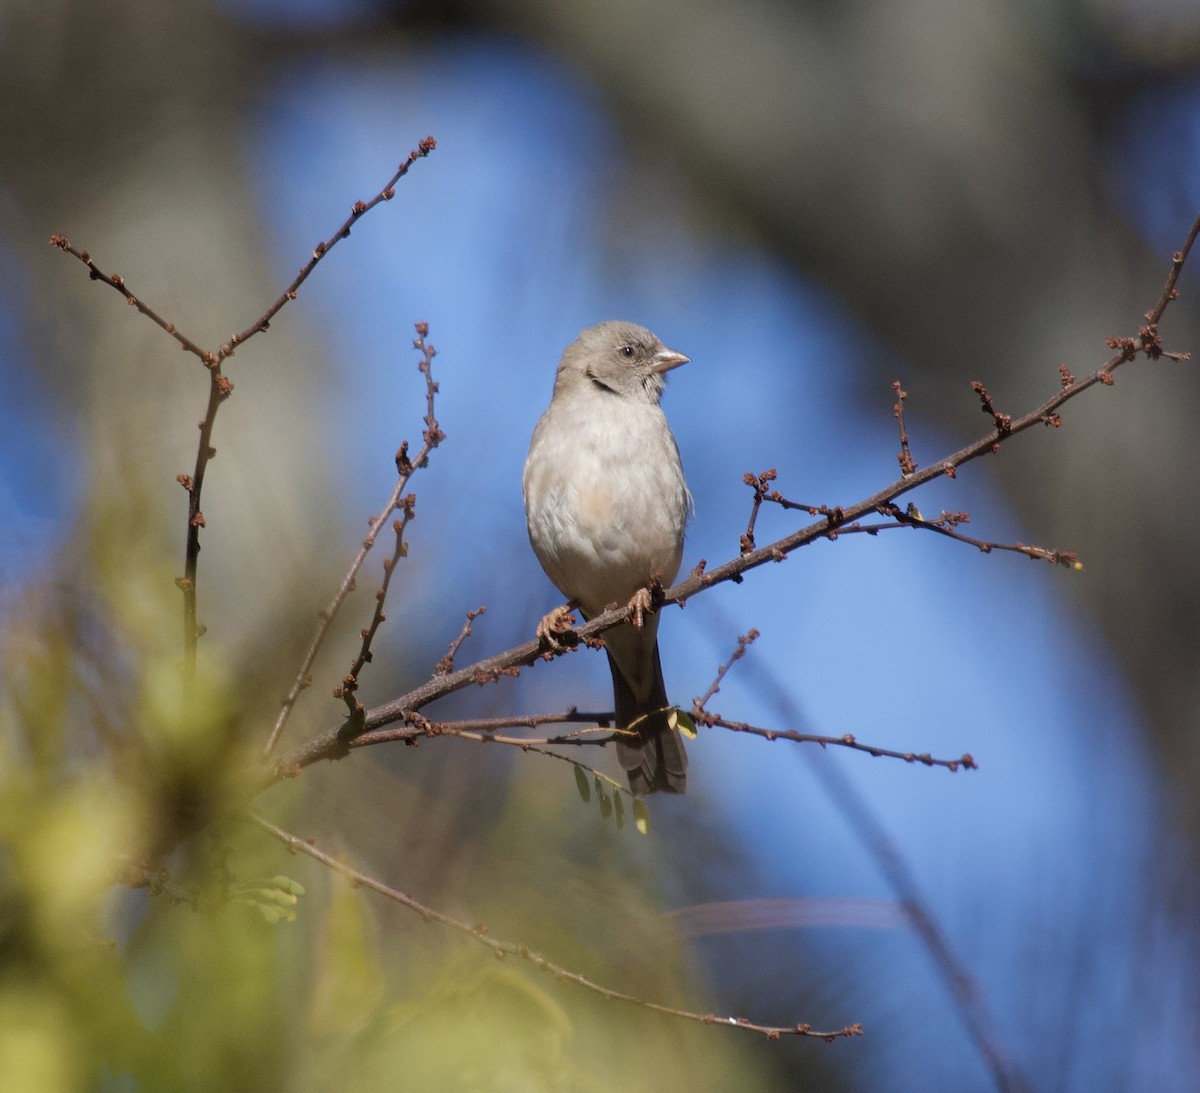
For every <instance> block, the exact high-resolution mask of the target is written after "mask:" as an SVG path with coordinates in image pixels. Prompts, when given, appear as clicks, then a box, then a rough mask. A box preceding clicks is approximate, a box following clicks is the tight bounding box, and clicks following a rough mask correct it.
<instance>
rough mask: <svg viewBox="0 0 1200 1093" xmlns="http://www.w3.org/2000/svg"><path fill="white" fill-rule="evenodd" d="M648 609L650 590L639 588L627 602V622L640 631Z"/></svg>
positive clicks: (649, 606)
mask: <svg viewBox="0 0 1200 1093" xmlns="http://www.w3.org/2000/svg"><path fill="white" fill-rule="evenodd" d="M650 608H651V598H650V589H648V588H639V589H638V590H637V591H636V592H635V593H634V594H633V596H632V597H631V598H630V600H629V610H630V615H629V621H630V622H631V623H633V625H634V626H636V627H637V628H638V629H639V630H640V629H641V628H642V623H643V622H644V621H645V616H646V612H648V611H649V610H650Z"/></svg>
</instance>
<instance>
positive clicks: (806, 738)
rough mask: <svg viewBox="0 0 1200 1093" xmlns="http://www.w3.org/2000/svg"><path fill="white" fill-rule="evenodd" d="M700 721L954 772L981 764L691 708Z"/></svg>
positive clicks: (965, 758) (966, 758)
mask: <svg viewBox="0 0 1200 1093" xmlns="http://www.w3.org/2000/svg"><path fill="white" fill-rule="evenodd" d="M691 714H692V717H693V718H694V719H695V720H696V723H697V724H702V725H706V726H708V727H709V728H710V729H713V728H715V729H728V730H729V731H730V732H740V733H745V734H746V735H748V736H759V737H762V739H764V740H790V741H792V742H793V743H796V744H820V745H821V747H823V748H849V749H850V750H851V751H861V752H865V753H866V754H867V755H872V756H874V757H875V758H877V759H879V758H886V759H903V760H904V762H906V763H919V764H920V765H921V766H925V767H945V768H946V770H948V771H950V772H951V773H952V774H954V773H957V772H958V770H959V768H960V767H961V768H962V769H963V770H978V769H979V764H978V763H976V762H975V760H974V759H973V758H972V757H971V756H970V755H969V754H963V755H960V756H959V757H958V758H957V759H935V758H934V757H933V756H932V755H930V754H929V753H928V752H912V751H893V750H892V749H891V748H880V747H877V746H876V745H874V744H862V743H859V741H858V740H857V739H856V738H855V737H854V736H853V734H851V733H845V734H843V735H842V736H818V735H816V734H815V733H807V732H796V731H794V730H793V729H764V728H759V727H758V726H757V725H748V724H746V722H744V721H729V720H727V719H726V718H724V717H722V716H721V715H720V714H718V713H710V712H709V711H708V710H698V709H695V708H693V709H692V710H691Z"/></svg>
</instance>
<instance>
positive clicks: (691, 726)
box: [667, 706, 697, 740]
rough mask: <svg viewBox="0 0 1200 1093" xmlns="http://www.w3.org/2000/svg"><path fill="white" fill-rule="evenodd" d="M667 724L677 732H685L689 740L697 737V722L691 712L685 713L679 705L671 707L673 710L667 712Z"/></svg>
mask: <svg viewBox="0 0 1200 1093" xmlns="http://www.w3.org/2000/svg"><path fill="white" fill-rule="evenodd" d="M667 724H668V725H670V726H671V728H673V729H674V730H675V731H676V732H681V733H683V735H684V736H686V737H687V738H688V739H689V740H695V739H696V735H697V734H696V722H695V721H693V720H692V716H691V714H688V713H684V712H683V710H681V709H680V708H679V707H678V706H672V707H671V712H670V713H668V714H667Z"/></svg>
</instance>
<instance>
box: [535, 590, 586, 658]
mask: <svg viewBox="0 0 1200 1093" xmlns="http://www.w3.org/2000/svg"><path fill="white" fill-rule="evenodd" d="M577 606H578V605H577V604H576V603H575V601H574V600H571V601H570V602H568V603H564V604H563V605H562V606H561V607H556V608H555V609H554V610H553V611H550V612H547V614H545V615H544V616H543V617H542V621H541V622H539V623H538V624H537V639H538V641H540V642H542V643H543V644H545V645H548V646H550V648H551V649H553V650H554V651H555V652H556V653H561V652H562V648H563V646H562V642H561V641H559V640H558V639H559V637H560V636H561V635H563V634H565V633H567V632H568V631H570V630H571V629H572V628H573V627H574V625H575V616H574V615H573V614H571V612H572V611H574V610H575V608H576V607H577Z"/></svg>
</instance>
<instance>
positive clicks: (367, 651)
mask: <svg viewBox="0 0 1200 1093" xmlns="http://www.w3.org/2000/svg"><path fill="white" fill-rule="evenodd" d="M416 507H417V497H416V494H412V493H409V494H406V495H405V496H404V497H402V498H400V504H399V508H400V519H399V520H395V521H393V522H392V530H393V531H394V532H395V533H396V546H395V549H394V550H393V551H392V556H391V557H390V558H387V559H385V560H384V563H383V584H381V585H380V586H379V590H378V591H377V592H376V593H375V611H374V613H373V614H372V616H371V622H370V625H369V626H366V627H364V628H363V629H362V631H361V632H360V633H359V637H360V638H361V639H362V644H361V645H360V646H359V649H358V656H356V657H355V658H354V661H353V662H352V663H351V665H350V671H349V673H347V674H346V675H344V676H343V677H342V682H341V683H340V684H339V685H338V686H337V687H335V688H334V689H333V697H334V698H340V699H342V700H343V701H344V702H345V703H346V711H347V713H348V714H349V715H350V717H352V718H359V717H362V715H363V714H364V713H366V707H365V706H364V705H363V704H362V703H361V702H359V700H358V699H357V698H356V697H355V692H356V691H357V690H358V677H359V675H360V674H361V672H362V670H363V668H364V667H365V666H366V665H367V664H368V663H369V662H370V661H371V659H372V657H373V654H372V652H371V643H372V642H373V641H374V640H375V634H376V633H377V632H378V630H379V627H380V626H381V625H382V624H383V623H384V621H386V619H387V615H386V614H385V613H384V610H383V605H384V604H385V603H386V602H387V594H388V589H389V588H390V587H391V584H392V574H393V573H395V572H396V566H398V565H399V564H400V559H401V558H405V557H407V556H408V544H407V543H406V542H405V541H404V530H405V528H407V527H408V525H409V522H410V521H411V520H412V518H413V516H414V514H415V513H416Z"/></svg>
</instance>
